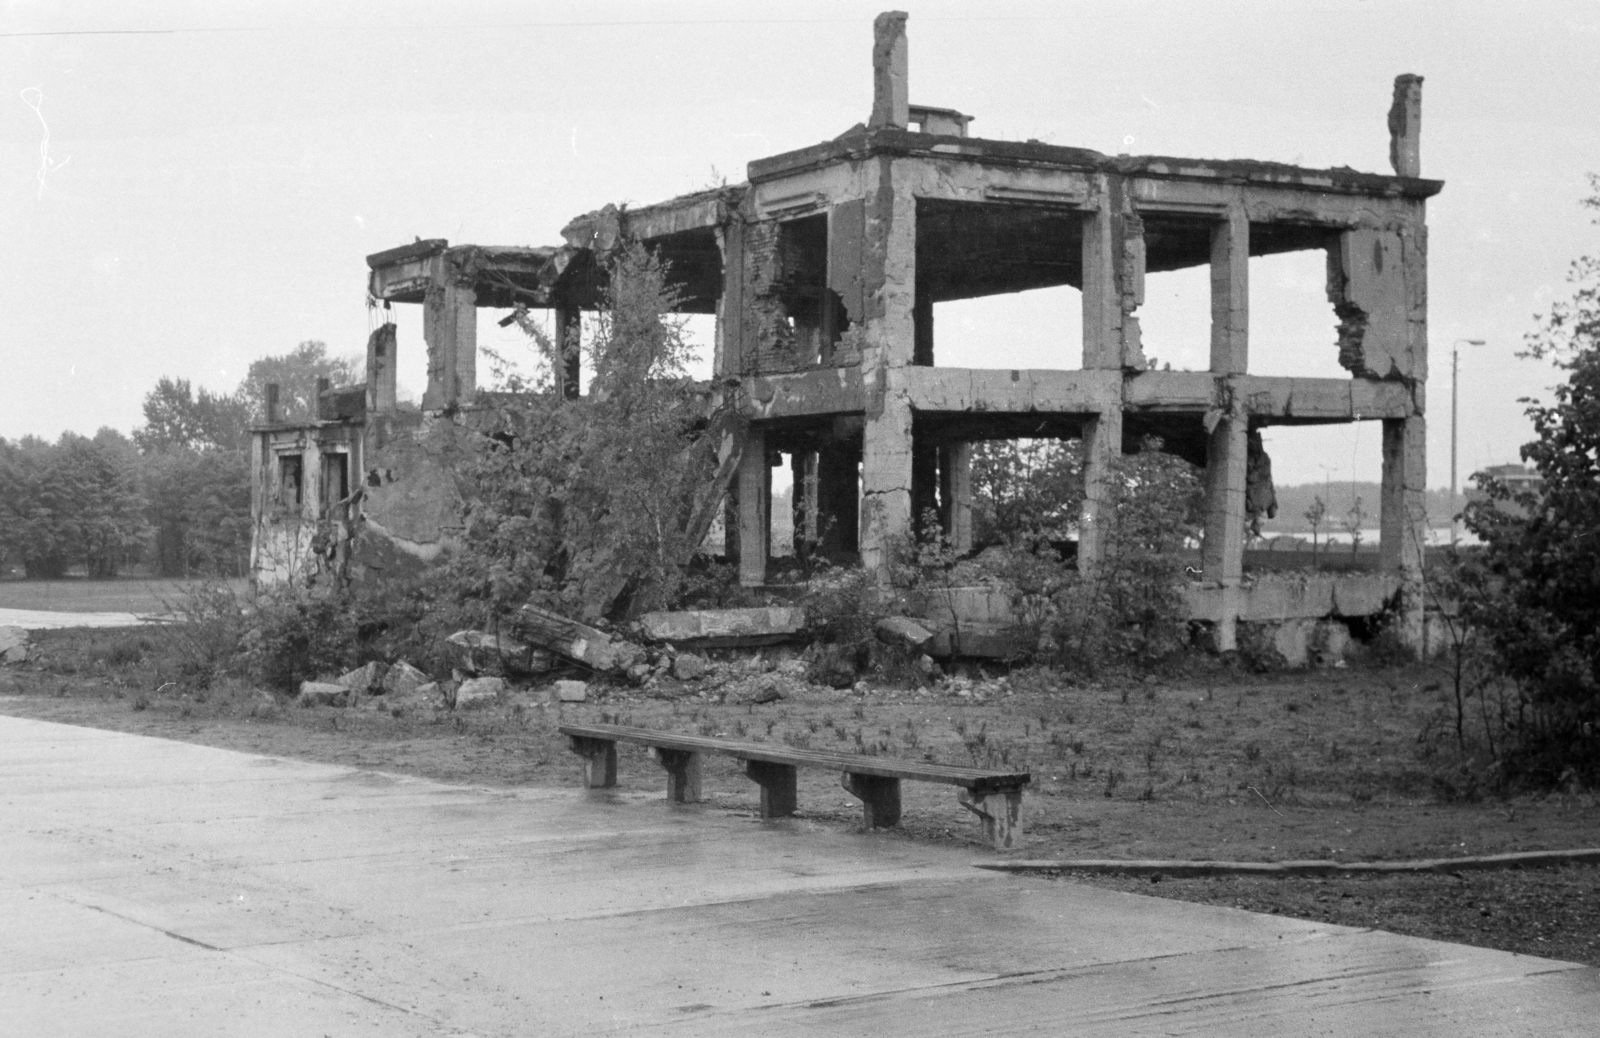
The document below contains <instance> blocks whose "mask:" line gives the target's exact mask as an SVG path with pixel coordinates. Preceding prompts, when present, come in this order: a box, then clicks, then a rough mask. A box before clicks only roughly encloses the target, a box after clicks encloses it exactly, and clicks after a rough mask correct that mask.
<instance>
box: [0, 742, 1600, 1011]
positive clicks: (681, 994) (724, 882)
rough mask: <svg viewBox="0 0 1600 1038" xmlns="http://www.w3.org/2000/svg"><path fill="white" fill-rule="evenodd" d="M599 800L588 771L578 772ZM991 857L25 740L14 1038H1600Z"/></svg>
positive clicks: (1516, 965)
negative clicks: (998, 867)
mask: <svg viewBox="0 0 1600 1038" xmlns="http://www.w3.org/2000/svg"><path fill="white" fill-rule="evenodd" d="M572 773H573V780H574V784H576V782H577V776H578V761H577V758H573V760H572ZM990 858H991V855H990V852H987V851H982V850H978V849H973V850H971V851H960V850H950V849H947V848H942V847H932V846H927V845H922V844H917V843H913V842H911V841H910V840H907V839H905V838H903V837H901V836H898V835H895V834H881V833H880V834H865V833H847V832H838V831H832V830H829V829H825V828H822V827H820V826H818V825H816V824H814V823H810V822H806V821H804V820H789V821H784V822H762V821H760V820H758V819H754V818H751V817H748V816H743V815H738V814H734V813H730V812H728V811H724V810H721V809H719V808H715V807H709V806H672V805H668V804H666V803H665V802H663V801H662V800H661V799H660V791H659V790H650V791H643V790H638V791H631V792H627V791H625V792H622V793H611V792H599V793H584V792H582V791H579V790H577V789H575V788H574V789H570V790H546V789H527V790H501V789H495V790H491V789H482V788H474V787H459V786H447V785H443V784H440V783H436V782H429V781H425V780H421V779H412V778H406V777H399V776H392V775H387V774H382V773H377V772H370V771H360V770H355V769H351V768H344V767H335V766H329V765H319V764H309V763H302V762H295V761H288V760H283V759H279V758H272V757H262V756H256V755H251V754H245V753H238V752H233V751H228V750H218V749H211V748H208V747H203V746H194V745H189V744H187V743H179V742H171V741H166V740H160V739H152V738H148V737H142V736H134V735H124V734H120V733H114V732H102V731H97V730H93V729H86V728H74V727H70V726H65V725H56V724H49V723H45V722H39V721H28V720H21V719H16V718H9V717H0V921H3V922H0V1031H3V1032H5V1033H8V1034H18V1035H30V1036H48V1035H99V1034H108V1035H109V1034H114V1035H118V1036H133V1035H150V1036H156V1035H160V1036H163V1038H168V1036H175V1035H191V1034H193V1035H200V1034H204V1035H265V1034H283V1035H330V1036H342V1035H386V1036H410V1035H461V1036H465V1035H474V1036H489V1035H541V1036H545V1035H577V1034H584V1035H593V1034H606V1033H635V1034H641V1035H644V1034H648V1035H658V1034H665V1035H722V1034H728V1035H733V1034H738V1035H768V1034H770V1035H863V1034H867V1035H873V1036H875V1038H888V1036H894V1035H1011V1034H1050V1035H1065V1034H1093V1035H1123V1034H1160V1035H1168V1034H1191V1033H1193V1034H1207V1035H1215V1034H1228V1035H1273V1036H1281V1035H1302V1034H1303V1035H1311V1034H1318V1035H1323V1034H1348V1035H1418V1034H1438V1035H1491V1034H1494V1035H1498V1034H1538V1035H1560V1034H1572V1035H1578V1034H1585V1035H1587V1034H1593V1033H1595V1032H1594V1028H1595V1021H1596V1020H1597V1019H1600V971H1597V970H1594V969H1589V968H1586V967H1580V966H1575V965H1572V964H1569V963H1562V962H1556V961H1553V960H1548V959H1538V958H1532V957H1529V956H1522V955H1514V954H1510V953H1506V952H1495V951H1487V950H1483V949H1477V948H1469V947H1465V946H1462V945H1453V944H1444V943H1440V942H1435V941H1427V940H1422V939H1418V938H1408V937H1399V936H1395V935H1392V934H1386V933H1381V932H1375V931H1365V930H1355V929H1350V928H1345V927H1338V926H1330V925H1327V924H1321V923H1313V922H1307V921H1301V920H1291V919H1282V918H1279V917H1275V916H1265V915H1257V914H1253V913H1248V912H1242V911H1236V910H1232V909H1224V908H1217V907H1211V906H1205V905H1193V904H1185V903H1181V902H1175V901H1165V900H1161V899H1157V898H1148V897H1141V896H1137V895H1130V894H1122V893H1118V892H1115V891H1109V890H1102V889H1098V888H1090V887H1080V886H1075V885H1072V884H1066V883H1053V882H1049V881H1044V880H1038V879H1025V878H1017V877H1011V876H1005V875H1001V874H997V873H992V872H986V871H982V870H978V869H974V868H972V867H971V866H972V863H973V862H976V861H982V860H989V859H990Z"/></svg>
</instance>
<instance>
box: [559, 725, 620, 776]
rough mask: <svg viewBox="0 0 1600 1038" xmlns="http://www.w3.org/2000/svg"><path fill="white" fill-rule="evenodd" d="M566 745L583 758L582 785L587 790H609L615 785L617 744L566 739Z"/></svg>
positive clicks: (581, 738) (594, 740)
mask: <svg viewBox="0 0 1600 1038" xmlns="http://www.w3.org/2000/svg"><path fill="white" fill-rule="evenodd" d="M567 745H568V747H569V748H570V749H571V750H572V752H573V753H576V754H577V755H578V756H580V757H582V758H583V784H584V786H585V787H587V788H589V789H609V788H610V787H612V786H615V785H616V784H617V744H616V743H614V742H611V741H610V740H608V739H585V738H583V737H582V736H577V735H571V736H568V737H567Z"/></svg>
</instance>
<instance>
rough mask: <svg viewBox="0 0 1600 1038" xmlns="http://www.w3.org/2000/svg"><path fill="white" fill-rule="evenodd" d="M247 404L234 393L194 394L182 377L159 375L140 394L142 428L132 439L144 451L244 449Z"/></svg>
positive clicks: (246, 444)
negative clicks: (150, 386) (148, 390)
mask: <svg viewBox="0 0 1600 1038" xmlns="http://www.w3.org/2000/svg"><path fill="white" fill-rule="evenodd" d="M250 422H251V404H250V401H249V400H248V399H247V398H246V396H245V394H244V391H243V387H241V389H240V392H238V393H231V394H230V393H213V392H211V391H210V390H209V389H206V388H204V387H201V389H200V392H199V393H198V394H195V393H194V392H193V391H192V389H191V387H190V384H189V380H188V379H186V378H179V379H174V378H168V377H167V376H165V375H163V376H162V377H161V379H160V380H159V381H158V382H157V383H156V385H155V388H154V389H152V390H150V392H148V393H146V394H145V397H144V427H143V428H142V429H139V430H137V431H135V432H134V434H133V439H134V442H135V443H137V444H138V445H139V446H140V448H142V449H143V450H146V451H166V450H176V449H184V450H245V449H247V448H248V447H249V446H250Z"/></svg>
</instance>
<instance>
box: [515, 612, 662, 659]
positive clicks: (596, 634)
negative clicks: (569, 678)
mask: <svg viewBox="0 0 1600 1038" xmlns="http://www.w3.org/2000/svg"><path fill="white" fill-rule="evenodd" d="M516 625H517V629H518V631H519V632H520V633H521V634H522V635H523V636H524V637H526V638H527V639H528V640H529V641H530V642H532V643H533V644H534V645H535V646H537V647H539V648H541V649H546V650H549V651H550V652H554V653H556V654H557V655H560V656H564V657H566V658H567V659H569V660H573V661H575V662H577V663H582V664H583V665H585V666H587V667H589V668H591V669H592V670H597V671H608V672H616V673H619V674H622V673H627V670H628V668H629V667H632V666H633V665H634V664H636V663H638V662H639V661H640V660H641V659H643V658H644V655H645V654H644V650H643V649H641V648H639V646H637V645H634V644H633V643H632V642H629V641H627V640H626V639H624V638H619V637H616V636H614V635H611V634H608V633H607V632H605V631H602V630H600V629H599V628H598V627H591V626H589V625H588V624H586V623H581V622H579V621H577V620H573V619H569V618H568V617H565V616H562V615H561V614H559V613H552V612H550V611H549V610H547V609H540V608H539V607H538V606H535V605H525V606H523V607H522V608H521V609H520V610H519V611H518V612H517V619H516Z"/></svg>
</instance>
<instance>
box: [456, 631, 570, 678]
mask: <svg viewBox="0 0 1600 1038" xmlns="http://www.w3.org/2000/svg"><path fill="white" fill-rule="evenodd" d="M445 644H446V645H448V646H449V649H448V653H449V662H450V666H451V667H452V668H453V669H456V670H459V671H461V672H462V673H463V674H466V675H467V676H468V677H505V676H507V675H508V674H543V673H545V672H546V671H548V670H550V669H551V667H553V666H554V665H555V660H553V659H552V658H551V656H550V653H548V652H546V651H544V650H542V649H537V648H534V647H533V646H531V645H525V644H523V643H522V642H519V641H517V640H516V639H514V638H509V637H506V636H504V635H497V634H490V633H488V632H487V631H474V630H466V631H457V632H456V633H454V634H452V635H451V636H450V637H448V638H446V639H445Z"/></svg>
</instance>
